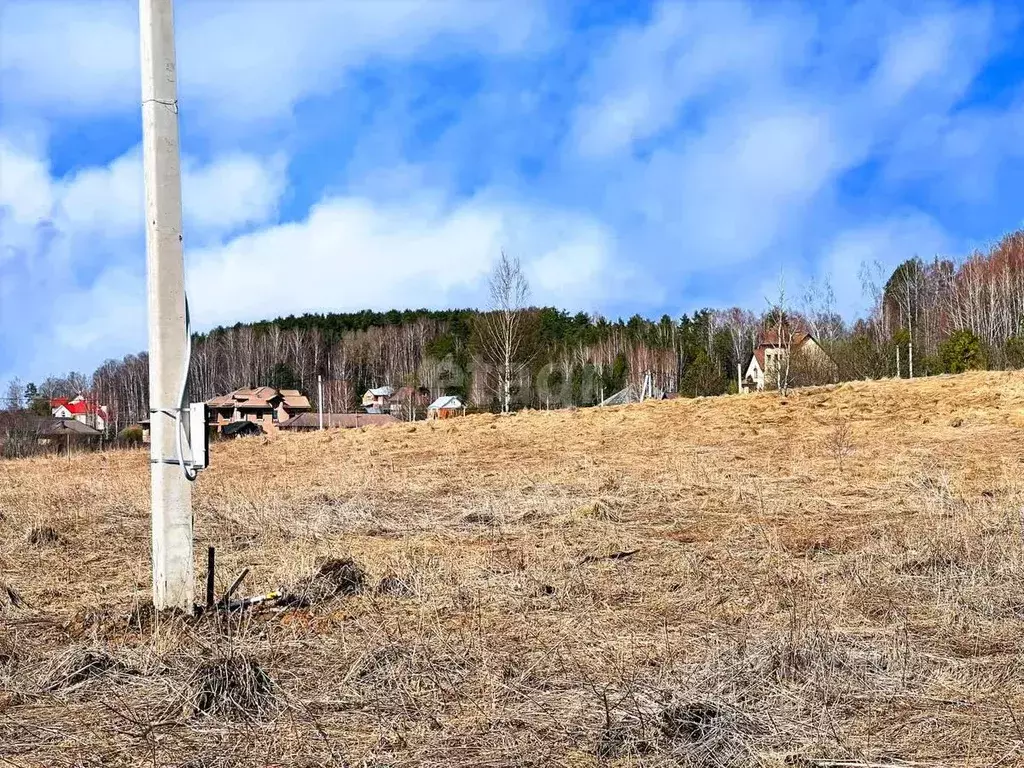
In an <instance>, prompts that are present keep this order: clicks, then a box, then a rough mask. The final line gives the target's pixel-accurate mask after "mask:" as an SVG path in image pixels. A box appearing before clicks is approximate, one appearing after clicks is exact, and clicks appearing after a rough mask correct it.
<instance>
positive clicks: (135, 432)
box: [117, 427, 142, 446]
mask: <svg viewBox="0 0 1024 768" xmlns="http://www.w3.org/2000/svg"><path fill="white" fill-rule="evenodd" d="M117 441H118V442H119V443H122V444H124V445H129V446H134V445H142V427H125V428H124V429H122V430H121V431H120V432H119V433H118V435H117Z"/></svg>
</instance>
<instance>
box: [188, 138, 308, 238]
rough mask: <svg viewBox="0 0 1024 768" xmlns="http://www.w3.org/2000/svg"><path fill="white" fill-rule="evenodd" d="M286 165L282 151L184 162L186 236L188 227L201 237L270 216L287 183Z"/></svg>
mask: <svg viewBox="0 0 1024 768" xmlns="http://www.w3.org/2000/svg"><path fill="white" fill-rule="evenodd" d="M286 166H287V163H286V161H285V158H284V156H282V155H276V156H274V157H272V158H270V159H268V160H262V159H260V158H257V157H253V156H252V155H243V154H231V155H227V156H224V157H219V158H217V159H216V160H215V161H214V162H213V163H211V164H209V165H206V166H201V165H199V164H198V163H195V162H186V163H185V164H184V168H183V170H182V180H181V185H182V199H183V206H184V221H185V227H186V230H185V234H186V236H188V237H191V236H192V229H193V228H194V229H195V230H197V233H198V235H199V236H200V238H203V237H204V236H205V235H207V234H209V233H214V234H216V233H228V232H231V231H234V230H237V229H239V228H241V227H246V226H250V225H254V224H262V223H264V222H266V221H270V220H272V219H274V218H275V217H276V215H277V207H278V203H279V202H280V200H281V196H282V195H283V194H284V192H285V188H286V186H287V181H288V180H287V174H286V173H285V170H286Z"/></svg>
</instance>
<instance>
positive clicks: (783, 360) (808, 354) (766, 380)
mask: <svg viewBox="0 0 1024 768" xmlns="http://www.w3.org/2000/svg"><path fill="white" fill-rule="evenodd" d="M794 353H798V354H799V355H800V356H801V358H802V360H803V361H805V362H806V363H809V364H811V365H814V366H817V367H819V368H820V369H821V370H822V371H823V372H824V373H825V374H831V375H832V376H834V373H835V363H834V362H833V361H832V359H831V358H830V357H829V356H828V353H826V352H825V350H824V349H822V348H821V345H820V344H818V342H817V341H816V340H815V338H814V337H813V336H812V335H811V334H809V333H805V332H803V331H797V332H794V333H793V334H792V338H791V339H790V340H789V344H788V345H787V344H786V343H785V338H783V341H782V342H781V343H780V341H779V333H778V331H777V330H774V329H773V330H770V331H767V332H765V334H764V335H763V336H762V337H761V343H759V344H758V345H757V347H755V348H754V354H753V355H751V357H750V363H749V365H747V372H746V375H745V376H744V377H743V383H744V386H743V389H744V391H750V389H751V388H753V389H756V390H758V391H760V390H763V389H764V388H765V387H766V386H768V387H771V386H772V385H773V384H774V383H775V382H777V379H778V376H779V370H780V366H785V365H786V364H787V363H789V364H791V365H792V361H793V359H794ZM792 373H795V371H794V372H792Z"/></svg>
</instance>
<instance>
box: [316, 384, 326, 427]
mask: <svg viewBox="0 0 1024 768" xmlns="http://www.w3.org/2000/svg"><path fill="white" fill-rule="evenodd" d="M316 407H317V408H318V409H319V411H320V431H321V432H322V431H323V429H324V377H323V376H317V377H316Z"/></svg>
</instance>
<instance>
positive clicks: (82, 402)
mask: <svg viewBox="0 0 1024 768" xmlns="http://www.w3.org/2000/svg"><path fill="white" fill-rule="evenodd" d="M50 409H51V412H52V415H53V418H55V419H62V420H67V419H73V420H75V421H78V422H81V423H82V424H85V425H86V426H88V427H92V428H93V429H95V430H98V431H99V432H103V431H104V430H106V428H107V424H108V423H109V422H110V410H109V409H108V408H107V406H105V405H100V404H99V403H97V402H96V401H95V400H89V399H87V398H86V397H84V396H83V395H78V396H77V397H73V398H71V399H68V398H66V397H58V398H54V399H53V400H51V401H50Z"/></svg>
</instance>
